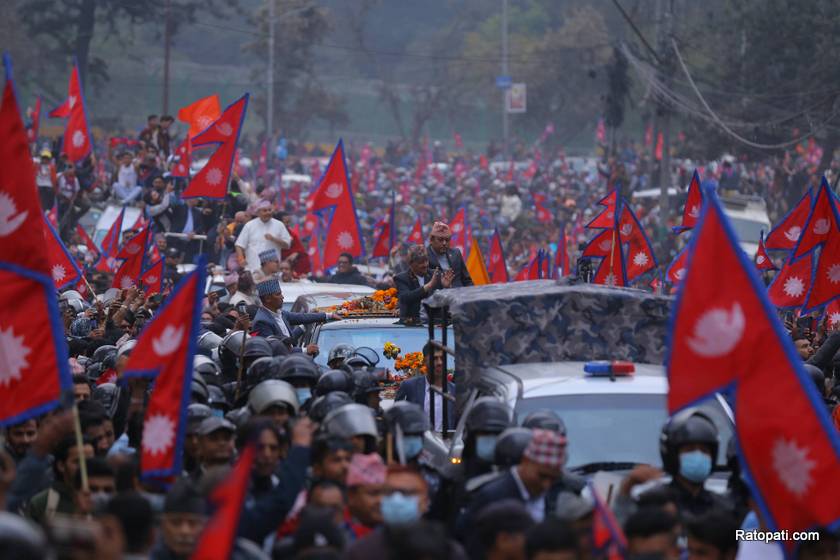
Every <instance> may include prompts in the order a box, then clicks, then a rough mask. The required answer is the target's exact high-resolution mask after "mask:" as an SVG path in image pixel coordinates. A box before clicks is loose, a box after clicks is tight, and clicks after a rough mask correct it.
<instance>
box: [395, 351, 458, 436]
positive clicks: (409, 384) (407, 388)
mask: <svg viewBox="0 0 840 560" xmlns="http://www.w3.org/2000/svg"><path fill="white" fill-rule="evenodd" d="M423 358H424V359H425V361H426V371H427V372H428V373H427V374H426V375H418V376H415V377H410V378H408V379H406V380H405V381H403V382H402V383H400V388H399V389H397V395H396V396H395V397H394V400H395V401H408V402H410V403H414V404H416V405H419V406H421V407H422V408H423V410H424V411H425V412H426V414H427V415H428V414H429V408H430V402H429V401H430V400H431V398H430V396H429V384H430V383H431V385H432V386H433V387H436V388H438V389H441V387H443V385H442V384H441V379H443V350H440V349H439V348H433V347H432V345H431V344H429V343H426V345H425V346H423ZM432 366H434V367H432ZM432 372H434V376H433V375H432ZM446 393H447V394H448V395H452V396H453V397H454V396H455V384H454V383H452V382H451V381H447V382H446ZM434 399H435V400H434V405H435V422H434V425H433V426H432V428H433V430H434V431H437V432H440V431H441V428H442V426H443V395H441V394H440V393H438V392H434ZM447 417H448V418H447V423H446V424H447V429H448V430H454V429H455V425H456V424H457V423H458V419H457V418H456V417H455V403H454V402H452V401H449V402H447Z"/></svg>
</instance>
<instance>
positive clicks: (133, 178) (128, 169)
mask: <svg viewBox="0 0 840 560" xmlns="http://www.w3.org/2000/svg"><path fill="white" fill-rule="evenodd" d="M117 183H119V184H120V185H122V186H124V187H126V188H129V189H130V188H134V187H136V186H137V170H136V169H134V164H133V163H129V164H128V165H123V164H120V170H119V171H118V172H117Z"/></svg>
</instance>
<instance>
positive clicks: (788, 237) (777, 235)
mask: <svg viewBox="0 0 840 560" xmlns="http://www.w3.org/2000/svg"><path fill="white" fill-rule="evenodd" d="M811 202H812V193H811V189H808V192H806V193H805V194H804V195H803V196H802V198H800V199H799V202H797V203H796V206H794V207H793V209H792V210H791V211H790V212H788V213H787V214H786V215H785V217H784V218H782V221H780V222H779V223H778V224H776V227H774V228H773V229H771V230H770V233H768V234H767V237H766V238H765V239H764V246H765V247H766V248H767V249H785V250H788V251H789V250H791V249H793V248H794V247H795V246H796V242H797V241H799V236H800V235H802V229H803V228H804V227H805V222H806V221H807V220H808V214H809V213H810V212H811Z"/></svg>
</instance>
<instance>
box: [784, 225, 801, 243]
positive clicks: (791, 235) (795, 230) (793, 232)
mask: <svg viewBox="0 0 840 560" xmlns="http://www.w3.org/2000/svg"><path fill="white" fill-rule="evenodd" d="M801 233H802V228H801V227H799V226H791V227H790V228H789V229H788V230H787V231H786V232H785V237H787V238H788V240H790V241H792V242H794V243H796V240H797V239H799V235H800V234H801Z"/></svg>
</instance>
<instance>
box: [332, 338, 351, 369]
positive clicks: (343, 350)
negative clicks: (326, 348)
mask: <svg viewBox="0 0 840 560" xmlns="http://www.w3.org/2000/svg"><path fill="white" fill-rule="evenodd" d="M352 353H353V347H352V346H350V345H349V344H346V343H344V342H342V343H341V344H336V345H335V346H333V347H332V349H331V350H330V353H329V356H328V357H327V364H330V363H332V361H333V360H337V359H339V358H340V359H342V360H346V359H347V358H348V357H349V356H350V354H352Z"/></svg>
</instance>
